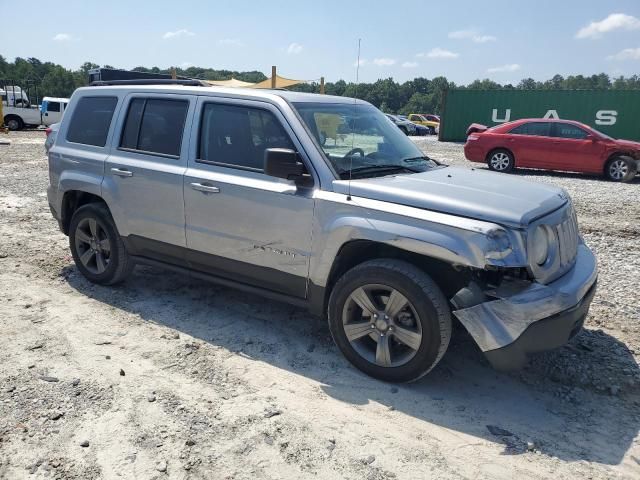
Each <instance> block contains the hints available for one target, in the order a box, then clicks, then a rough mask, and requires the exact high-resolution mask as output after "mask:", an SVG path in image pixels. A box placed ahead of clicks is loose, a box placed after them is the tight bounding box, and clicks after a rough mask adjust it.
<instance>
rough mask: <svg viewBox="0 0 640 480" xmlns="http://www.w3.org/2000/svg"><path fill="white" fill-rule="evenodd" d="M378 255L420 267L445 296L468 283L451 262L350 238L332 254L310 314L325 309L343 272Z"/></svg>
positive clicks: (376, 257)
mask: <svg viewBox="0 0 640 480" xmlns="http://www.w3.org/2000/svg"><path fill="white" fill-rule="evenodd" d="M382 258H390V259H396V260H404V261H406V262H408V263H410V264H412V265H415V266H416V267H418V268H420V269H421V270H422V271H424V272H425V273H427V274H428V275H429V276H431V278H433V280H434V282H436V284H437V285H438V287H440V289H441V290H442V291H443V292H444V294H445V296H446V297H447V298H450V297H452V296H453V295H454V294H455V293H456V292H457V291H458V290H459V289H460V288H462V287H463V286H464V285H466V283H468V279H467V278H466V277H467V276H466V275H464V274H461V271H462V270H463V269H462V268H458V267H454V265H453V264H451V263H449V262H447V261H445V260H442V259H438V258H435V257H431V256H427V255H423V254H420V253H415V252H411V251H409V250H404V249H402V248H399V247H396V246H394V245H389V244H388V243H384V242H379V241H375V240H367V239H358V240H351V241H349V242H346V243H345V244H343V245H342V246H341V247H340V249H339V251H338V253H337V255H336V256H335V258H334V260H333V264H332V265H331V269H330V271H329V276H328V278H327V283H326V285H325V287H324V288H323V289H322V296H321V298H316V299H315V302H314V303H315V304H316V305H315V308H313V311H314V313H317V314H321V313H324V312H326V311H327V306H328V302H329V296H330V295H331V291H332V290H333V287H334V286H335V284H336V282H337V281H338V279H339V278H340V277H341V276H342V275H343V274H344V273H346V272H347V271H349V270H351V269H352V268H354V267H356V266H357V265H360V264H362V263H364V262H366V261H369V260H376V259H382Z"/></svg>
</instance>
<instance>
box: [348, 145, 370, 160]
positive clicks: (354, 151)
mask: <svg viewBox="0 0 640 480" xmlns="http://www.w3.org/2000/svg"><path fill="white" fill-rule="evenodd" d="M356 153H359V154H360V155H361V156H362V158H364V157H366V155H365V153H364V150H363V149H361V148H358V147H356V148H352V149H351V150H349V151H348V152H347V153H346V154H345V156H344V157H342V158H349V157H350V156H352V155H355V154H356Z"/></svg>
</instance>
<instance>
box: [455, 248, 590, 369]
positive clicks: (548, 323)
mask: <svg viewBox="0 0 640 480" xmlns="http://www.w3.org/2000/svg"><path fill="white" fill-rule="evenodd" d="M597 278H598V267H597V263H596V259H595V256H594V255H593V253H592V252H591V250H589V248H587V247H586V246H585V245H579V246H578V253H577V256H576V262H575V265H574V267H573V268H572V269H571V270H569V271H568V272H567V273H566V274H565V275H563V276H562V277H560V278H559V279H557V280H555V281H554V282H551V283H549V284H547V285H542V284H539V283H534V282H511V283H508V284H504V285H501V286H500V287H499V288H498V289H496V290H495V291H493V292H487V293H488V294H489V295H490V296H492V297H494V298H496V300H491V301H488V302H484V303H480V304H478V305H475V306H473V307H469V308H465V309H462V310H457V311H455V312H454V314H455V315H456V317H457V318H458V319H459V320H460V322H461V323H462V324H463V325H464V326H465V328H466V329H467V331H469V333H470V334H471V336H472V337H473V338H474V340H475V341H476V343H477V344H478V346H479V347H480V349H481V350H482V351H483V352H484V354H485V355H486V357H487V359H488V360H489V361H490V362H491V364H492V365H493V366H494V367H496V368H498V369H500V370H513V369H517V368H520V367H522V366H523V365H524V364H525V363H526V360H527V355H528V354H530V353H534V352H540V351H544V350H551V349H553V348H557V347H560V346H562V345H564V344H565V343H566V342H568V341H569V340H570V339H571V337H572V336H573V335H575V334H576V333H577V332H578V331H579V330H580V328H581V327H582V324H583V322H584V318H585V317H586V315H587V312H588V311H589V306H590V304H591V300H592V299H593V296H594V294H595V290H596V281H597Z"/></svg>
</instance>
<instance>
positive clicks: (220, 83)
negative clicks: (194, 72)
mask: <svg viewBox="0 0 640 480" xmlns="http://www.w3.org/2000/svg"><path fill="white" fill-rule="evenodd" d="M205 81H206V82H207V83H208V84H209V85H213V86H216V87H234V88H238V87H245V88H246V87H251V86H253V85H255V83H251V82H243V81H242V80H237V79H235V78H232V79H231V80H205Z"/></svg>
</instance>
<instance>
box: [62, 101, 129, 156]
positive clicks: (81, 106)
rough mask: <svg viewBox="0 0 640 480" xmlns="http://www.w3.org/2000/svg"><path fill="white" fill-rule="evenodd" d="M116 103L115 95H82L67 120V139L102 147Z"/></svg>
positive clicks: (105, 141)
mask: <svg viewBox="0 0 640 480" xmlns="http://www.w3.org/2000/svg"><path fill="white" fill-rule="evenodd" d="M117 104H118V98H117V97H82V98H81V99H80V100H79V101H78V104H77V105H76V107H75V109H74V111H73V115H72V117H71V121H70V122H69V129H68V130H67V141H68V142H73V143H81V144H83V145H93V146H96V147H104V146H105V145H106V143H107V134H108V133H109V127H110V126H111V120H112V119H113V112H114V111H115V109H116V105H117Z"/></svg>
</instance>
